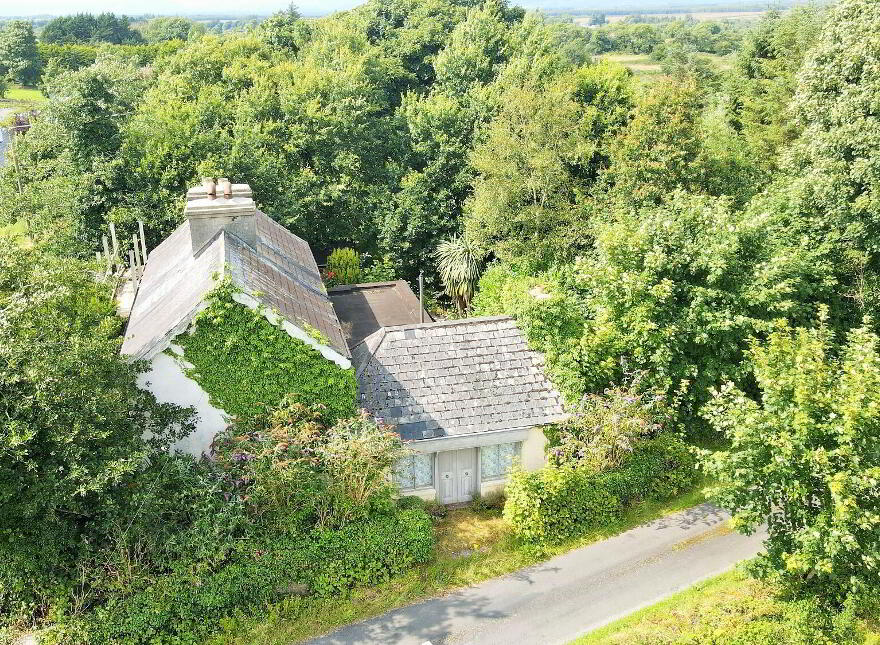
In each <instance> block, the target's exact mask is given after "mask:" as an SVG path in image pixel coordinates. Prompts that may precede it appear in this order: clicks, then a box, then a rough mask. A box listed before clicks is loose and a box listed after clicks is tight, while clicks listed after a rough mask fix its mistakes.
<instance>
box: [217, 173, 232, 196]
mask: <svg viewBox="0 0 880 645" xmlns="http://www.w3.org/2000/svg"><path fill="white" fill-rule="evenodd" d="M217 189H218V191H219V190H222V191H223V197H224V198H226V199H230V198H231V197H232V184H231V183H229V180H228V179H227V178H226V177H220V178H219V179H218V180H217Z"/></svg>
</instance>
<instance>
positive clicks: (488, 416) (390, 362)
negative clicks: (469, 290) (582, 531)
mask: <svg viewBox="0 0 880 645" xmlns="http://www.w3.org/2000/svg"><path fill="white" fill-rule="evenodd" d="M352 354H353V359H352V360H353V363H354V364H355V366H356V368H357V376H358V385H359V393H360V397H361V405H362V406H363V407H365V408H366V409H367V410H369V411H370V412H371V413H372V414H373V415H374V416H375V417H378V418H381V419H382V421H384V422H385V423H389V424H392V425H394V426H396V427H397V430H398V432H399V433H400V435H401V437H402V438H403V439H404V440H418V439H431V438H436V437H443V436H454V435H463V434H471V433H477V432H491V431H495V430H510V429H514V428H524V427H533V426H538V425H544V424H547V423H552V422H555V421H559V420H561V419H562V418H563V417H564V413H563V408H562V399H561V397H560V396H559V394H558V393H557V392H556V390H555V389H554V388H553V386H552V385H551V384H550V382H549V381H548V380H547V378H546V376H545V375H544V373H543V370H542V365H543V358H542V356H541V355H540V354H538V353H537V352H534V351H532V350H530V349H529V348H528V346H527V345H526V341H525V338H524V337H523V335H522V332H520V330H519V328H517V326H516V323H514V321H513V320H511V319H510V318H508V317H492V318H468V319H464V320H455V321H449V322H439V323H428V324H415V325H402V326H397V327H386V328H383V329H380V330H379V331H377V332H375V333H374V334H372V335H370V336H369V337H367V338H366V339H364V341H363V342H362V343H360V344H359V345H357V346H356V347H354V348H353V350H352Z"/></svg>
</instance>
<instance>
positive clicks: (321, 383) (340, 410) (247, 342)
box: [177, 281, 357, 421]
mask: <svg viewBox="0 0 880 645" xmlns="http://www.w3.org/2000/svg"><path fill="white" fill-rule="evenodd" d="M235 291H236V289H235V286H234V285H232V284H231V283H230V282H229V281H224V282H223V283H222V284H221V285H220V286H218V287H217V288H216V289H215V290H214V291H213V292H212V293H211V294H210V295H209V296H208V307H207V308H206V309H204V310H203V311H202V312H200V313H199V314H198V316H196V318H195V321H194V327H193V328H192V330H191V333H188V334H182V335H181V336H178V338H177V342H178V344H179V345H180V346H181V347H183V352H184V358H185V360H186V361H187V362H188V363H190V364H191V365H192V367H188V368H187V375H188V376H189V377H190V378H192V379H193V380H195V381H196V382H197V383H198V384H199V385H201V386H202V388H203V389H204V390H205V391H206V392H207V393H208V395H209V396H210V397H211V400H212V403H213V404H214V405H216V406H217V407H219V408H222V409H223V410H224V411H225V412H226V413H227V414H230V415H233V416H235V417H239V418H243V419H247V418H250V417H253V416H254V415H255V414H258V413H260V412H265V411H266V409H267V408H273V407H275V406H276V405H278V403H279V402H280V401H281V400H282V399H283V398H284V397H285V396H286V395H287V394H294V395H295V396H296V397H297V399H298V400H299V401H301V402H302V403H305V404H309V405H311V404H316V403H317V404H323V405H324V406H326V416H327V419H328V420H329V421H333V420H335V419H338V418H342V417H347V416H351V415H352V414H354V412H355V408H356V406H355V401H356V399H357V384H356V382H355V377H354V370H353V369H347V370H346V369H342V368H341V367H339V366H338V365H337V364H336V363H334V362H333V361H331V360H328V359H326V358H324V357H323V356H322V355H321V354H320V352H318V351H317V350H316V349H314V348H313V347H311V346H309V345H307V344H306V343H304V342H303V341H301V340H299V339H296V338H292V337H291V336H290V335H289V334H288V333H287V332H285V331H284V330H283V329H282V328H281V327H280V326H277V325H273V324H272V323H270V322H269V321H268V320H267V319H266V317H265V316H264V315H263V313H262V311H260V310H256V311H255V310H253V309H250V308H249V307H246V306H245V305H242V304H240V303H238V302H236V301H235V300H233V298H232V295H233V293H235Z"/></svg>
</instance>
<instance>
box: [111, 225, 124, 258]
mask: <svg viewBox="0 0 880 645" xmlns="http://www.w3.org/2000/svg"><path fill="white" fill-rule="evenodd" d="M110 239H111V240H113V264H116V263H117V262H118V258H119V242H118V241H117V239H116V225H115V224H114V223H113V222H110ZM120 264H121V262H120Z"/></svg>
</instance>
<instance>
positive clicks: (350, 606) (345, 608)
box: [208, 484, 704, 645]
mask: <svg viewBox="0 0 880 645" xmlns="http://www.w3.org/2000/svg"><path fill="white" fill-rule="evenodd" d="M702 487H703V484H701V485H700V486H699V487H698V488H695V489H694V490H692V491H690V492H688V493H686V494H683V495H681V496H679V497H676V498H674V499H672V500H668V501H666V502H648V503H644V504H642V505H640V506H637V507H635V508H633V509H631V510H630V511H629V512H628V513H627V514H626V516H625V517H624V518H623V519H622V520H621V521H620V522H619V523H618V524H617V525H615V526H612V527H608V528H606V529H604V530H602V531H596V532H593V533H590V534H588V535H585V536H584V537H582V538H580V539H578V540H575V541H572V542H569V543H567V544H563V545H561V546H558V547H554V548H553V549H550V550H547V551H544V552H541V553H539V552H536V551H535V550H533V549H528V548H524V547H523V546H522V545H520V544H518V543H517V541H516V540H515V539H514V537H513V535H511V533H510V530H509V528H508V526H507V524H506V523H505V522H504V520H503V519H502V518H501V514H500V512H499V511H473V510H471V509H459V510H454V511H450V512H449V514H448V515H447V516H446V517H445V518H443V519H442V520H439V521H438V522H437V527H436V531H437V549H436V553H435V556H434V559H433V560H432V561H431V562H429V563H427V564H425V565H422V566H420V567H417V568H415V569H413V570H411V571H409V572H408V573H406V574H405V575H403V576H399V577H397V578H394V579H393V580H390V581H389V582H387V583H385V584H383V585H379V586H376V587H370V588H365V589H356V590H355V591H353V592H352V594H351V595H350V596H349V597H345V598H334V599H315V598H291V599H288V600H285V601H283V602H281V603H279V604H277V605H275V606H273V607H270V608H269V609H268V610H267V611H265V612H264V613H263V614H262V615H261V616H260V618H259V619H254V618H244V617H243V618H239V619H235V620H229V621H226V622H225V623H224V625H223V628H222V630H221V632H220V633H218V634H217V635H215V636H214V637H213V638H212V639H210V640H209V641H208V643H209V644H210V645H221V644H223V645H227V644H230V645H234V644H237V645H246V644H247V645H251V644H252V645H270V644H278V645H280V644H282V643H284V644H285V645H288V644H290V643H295V642H299V641H302V640H306V639H308V638H311V637H314V636H318V635H320V634H324V633H326V632H328V631H331V630H333V629H335V628H337V627H340V626H342V625H345V624H348V623H351V622H354V621H358V620H363V619H365V618H370V617H372V616H377V615H379V614H382V613H385V612H386V611H389V610H391V609H394V608H396V607H401V606H403V605H407V604H410V603H412V602H415V601H418V600H421V599H424V598H428V597H430V596H435V595H438V594H442V593H444V592H447V591H450V590H452V589H456V588H459V587H464V586H468V585H471V584H474V583H477V582H481V581H483V580H488V579H489V578H495V577H497V576H501V575H504V574H506V573H510V572H512V571H516V570H517V569H521V568H523V567H527V566H529V565H532V564H536V563H538V562H541V561H543V560H545V559H547V558H550V557H552V556H554V555H558V554H560V553H563V552H565V551H569V550H571V549H574V548H577V547H579V546H584V545H586V544H589V543H591V542H595V541H597V540H600V539H603V538H606V537H610V536H611V535H615V534H617V533H620V532H622V531H625V530H627V529H630V528H633V527H635V526H638V525H639V524H642V523H644V522H646V521H649V520H652V519H655V518H657V517H662V516H663V515H668V514H669V513H674V512H676V511H680V510H683V509H686V508H690V507H692V506H695V505H697V504H699V503H701V502H703V501H704V496H703V493H702Z"/></svg>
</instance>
